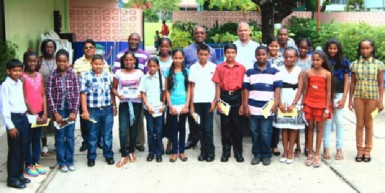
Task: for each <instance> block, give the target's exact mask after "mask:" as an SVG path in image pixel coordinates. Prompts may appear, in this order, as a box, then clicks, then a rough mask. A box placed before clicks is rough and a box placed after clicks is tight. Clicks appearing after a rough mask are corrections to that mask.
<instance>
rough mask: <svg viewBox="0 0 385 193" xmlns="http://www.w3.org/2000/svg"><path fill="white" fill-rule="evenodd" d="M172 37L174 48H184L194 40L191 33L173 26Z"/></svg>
mask: <svg viewBox="0 0 385 193" xmlns="http://www.w3.org/2000/svg"><path fill="white" fill-rule="evenodd" d="M170 39H171V41H172V47H173V48H184V47H186V46H188V45H189V44H191V43H192V42H193V39H192V36H191V33H189V32H187V31H182V30H180V29H176V28H173V29H172V32H171V35H170Z"/></svg>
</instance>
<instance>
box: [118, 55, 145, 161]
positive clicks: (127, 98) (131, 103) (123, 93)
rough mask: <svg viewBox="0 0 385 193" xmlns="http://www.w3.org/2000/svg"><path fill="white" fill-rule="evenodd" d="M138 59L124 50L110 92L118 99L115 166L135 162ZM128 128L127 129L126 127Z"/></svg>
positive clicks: (138, 79)
mask: <svg viewBox="0 0 385 193" xmlns="http://www.w3.org/2000/svg"><path fill="white" fill-rule="evenodd" d="M138 64H139V60H138V58H136V57H135V54H134V52H126V53H124V54H123V56H122V57H121V58H120V68H121V69H119V70H117V71H116V72H115V75H114V81H113V88H112V93H114V95H115V96H117V97H118V98H119V99H120V104H119V138H120V151H121V153H122V159H121V160H120V161H119V162H118V163H117V165H116V166H117V167H122V166H123V165H125V164H126V163H127V162H128V161H130V162H135V161H136V157H135V155H134V151H135V146H136V136H137V133H138V121H139V116H140V114H141V113H142V102H141V95H140V92H139V90H138V87H139V82H140V79H141V78H142V76H143V72H142V71H141V70H140V69H139V67H138ZM127 128H128V129H127ZM127 132H130V144H129V147H128V151H127V149H126V143H127V134H128V133H127Z"/></svg>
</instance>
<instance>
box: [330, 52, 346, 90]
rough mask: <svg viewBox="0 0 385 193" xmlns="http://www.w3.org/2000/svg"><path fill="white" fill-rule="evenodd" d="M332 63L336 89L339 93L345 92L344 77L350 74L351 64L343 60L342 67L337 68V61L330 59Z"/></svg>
mask: <svg viewBox="0 0 385 193" xmlns="http://www.w3.org/2000/svg"><path fill="white" fill-rule="evenodd" d="M330 63H331V64H332V66H333V76H334V88H335V91H336V92H337V93H343V92H344V85H345V84H344V81H345V79H344V75H345V74H349V73H350V68H349V65H350V62H349V60H347V59H346V58H343V59H342V65H339V66H336V64H337V61H336V60H335V59H334V58H331V59H330Z"/></svg>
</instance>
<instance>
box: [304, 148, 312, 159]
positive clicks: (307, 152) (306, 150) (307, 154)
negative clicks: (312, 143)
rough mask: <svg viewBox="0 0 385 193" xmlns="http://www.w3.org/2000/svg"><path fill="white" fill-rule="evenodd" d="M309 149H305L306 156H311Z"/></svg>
mask: <svg viewBox="0 0 385 193" xmlns="http://www.w3.org/2000/svg"><path fill="white" fill-rule="evenodd" d="M309 152H310V151H309V149H305V151H304V152H303V153H304V154H305V156H306V157H307V156H309Z"/></svg>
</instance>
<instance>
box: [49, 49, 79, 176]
mask: <svg viewBox="0 0 385 193" xmlns="http://www.w3.org/2000/svg"><path fill="white" fill-rule="evenodd" d="M68 58H69V54H68V52H67V51H65V50H63V49H61V50H59V51H58V52H57V54H56V65H57V68H56V70H54V71H53V72H52V74H51V75H50V76H49V77H48V80H47V98H48V107H49V110H50V111H51V112H52V114H53V115H54V118H55V121H56V122H57V123H58V125H59V127H60V128H58V129H57V130H56V133H55V148H56V160H57V164H58V165H59V167H60V171H62V172H67V171H68V170H70V171H74V170H75V166H74V146H75V137H74V135H75V130H74V129H75V124H74V123H72V124H71V122H74V121H75V118H76V113H77V112H78V110H79V100H80V96H79V92H80V82H79V78H78V77H77V76H76V74H75V73H74V72H73V71H72V70H71V69H70V68H69V65H68V64H69V61H68Z"/></svg>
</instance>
